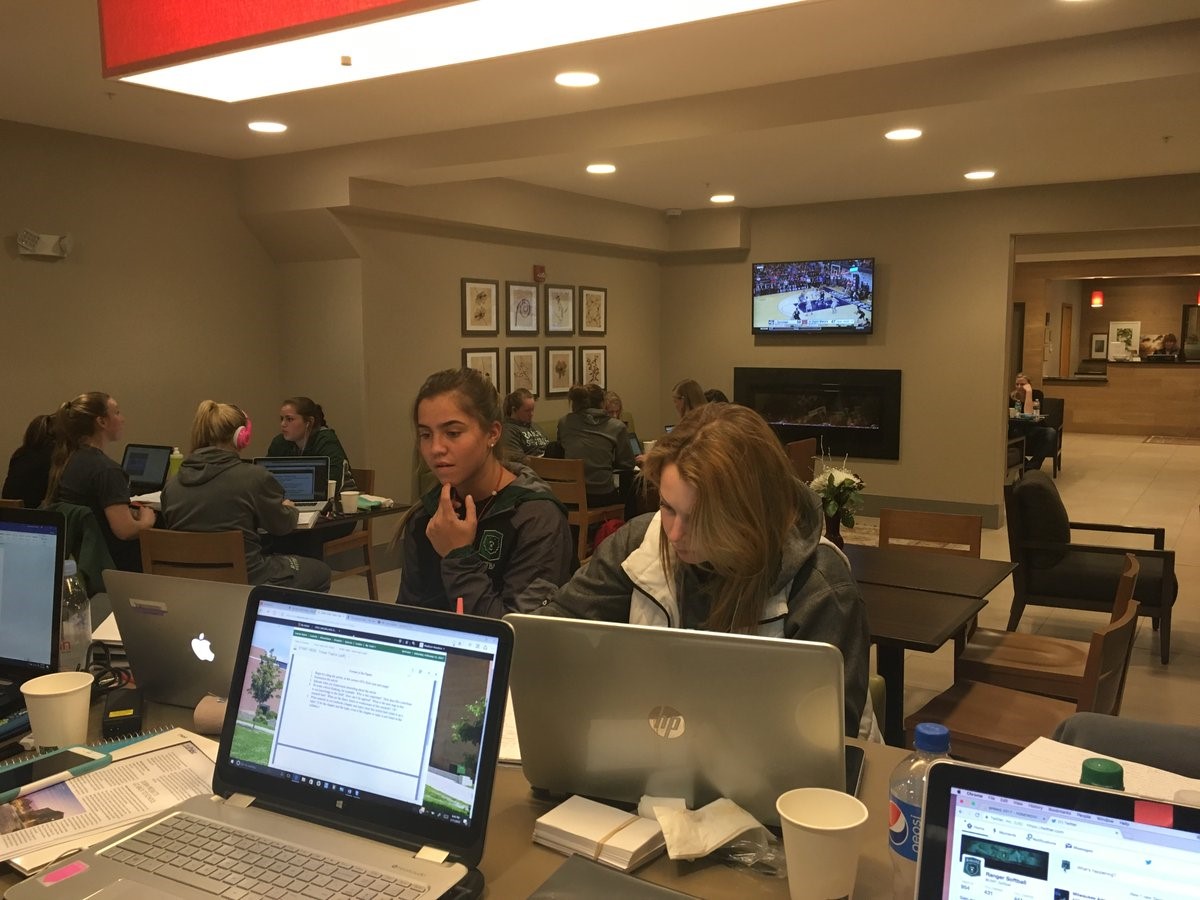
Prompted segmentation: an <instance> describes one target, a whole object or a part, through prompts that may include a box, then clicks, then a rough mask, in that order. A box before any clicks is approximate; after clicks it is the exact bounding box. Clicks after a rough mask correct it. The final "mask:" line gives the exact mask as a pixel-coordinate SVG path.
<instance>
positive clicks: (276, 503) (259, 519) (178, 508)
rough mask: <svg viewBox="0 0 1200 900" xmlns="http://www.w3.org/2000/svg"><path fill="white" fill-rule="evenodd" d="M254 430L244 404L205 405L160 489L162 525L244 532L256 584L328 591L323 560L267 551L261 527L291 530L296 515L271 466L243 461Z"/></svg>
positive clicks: (248, 568) (281, 531)
mask: <svg viewBox="0 0 1200 900" xmlns="http://www.w3.org/2000/svg"><path fill="white" fill-rule="evenodd" d="M250 432H251V423H250V417H249V416H247V415H246V414H245V413H244V412H242V410H240V409H239V408H238V407H236V406H232V405H230V404H228V403H217V402H216V401H214V400H205V401H204V402H202V403H201V404H200V406H199V407H198V408H197V409H196V417H195V419H193V420H192V449H191V453H189V454H188V457H187V458H186V459H185V460H184V461H183V465H181V466H180V467H179V474H178V475H176V476H175V477H174V478H172V479H171V480H170V481H168V482H167V484H166V486H165V487H164V488H163V491H162V519H163V524H164V526H165V527H166V528H170V529H172V530H174V531H233V530H235V529H236V530H238V531H241V532H242V540H243V542H244V544H245V547H246V572H247V574H248V575H249V578H250V583H251V584H280V585H286V586H287V587H296V588H303V589H305V590H310V591H327V590H329V582H330V579H331V573H330V570H329V566H327V565H325V563H323V562H321V561H320V560H317V559H309V558H308V557H305V556H292V555H290V554H283V553H280V554H273V555H267V554H264V553H263V549H262V540H261V538H260V537H259V529H262V530H263V531H265V532H266V533H267V534H272V535H283V534H287V533H288V532H290V531H291V530H292V529H293V528H295V527H296V521H297V518H298V514H297V512H296V508H295V507H294V506H293V505H292V502H291V501H290V500H287V499H286V498H285V497H284V494H283V488H282V487H281V486H280V484H279V482H278V481H276V480H275V477H274V476H273V475H272V474H271V473H270V472H268V471H267V470H266V469H264V468H263V467H262V466H250V465H243V464H242V460H241V458H240V457H239V456H238V452H239V451H241V450H244V449H245V448H246V447H247V446H248V445H249V444H250Z"/></svg>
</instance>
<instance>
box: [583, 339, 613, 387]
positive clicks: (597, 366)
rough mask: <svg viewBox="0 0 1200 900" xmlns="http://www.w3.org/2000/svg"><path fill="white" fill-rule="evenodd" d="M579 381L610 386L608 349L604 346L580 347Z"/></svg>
mask: <svg viewBox="0 0 1200 900" xmlns="http://www.w3.org/2000/svg"><path fill="white" fill-rule="evenodd" d="M579 383H580V384H598V385H600V387H608V351H607V350H606V349H605V348H604V347H580V348H579Z"/></svg>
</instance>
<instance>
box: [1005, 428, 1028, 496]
mask: <svg viewBox="0 0 1200 900" xmlns="http://www.w3.org/2000/svg"><path fill="white" fill-rule="evenodd" d="M1024 474H1025V435H1023V434H1016V435H1012V436H1010V437H1009V439H1008V447H1007V449H1006V450H1005V458H1004V483H1005V484H1011V483H1012V482H1014V481H1020V479H1021V476H1022V475H1024Z"/></svg>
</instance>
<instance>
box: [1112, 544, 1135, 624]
mask: <svg viewBox="0 0 1200 900" xmlns="http://www.w3.org/2000/svg"><path fill="white" fill-rule="evenodd" d="M1141 570H1142V565H1141V563H1139V562H1138V559H1137V557H1136V556H1134V555H1133V554H1132V553H1126V554H1125V568H1124V569H1122V570H1121V577H1120V579H1119V580H1118V581H1117V594H1116V596H1115V597H1114V598H1113V608H1112V615H1111V616H1109V617H1108V621H1109V622H1116V621H1117V620H1118V619H1120V618H1121V617H1122V616H1123V615H1125V609H1126V607H1128V606H1129V601H1130V600H1132V599H1133V591H1134V589H1135V588H1136V587H1137V580H1138V574H1139V573H1140V572H1141Z"/></svg>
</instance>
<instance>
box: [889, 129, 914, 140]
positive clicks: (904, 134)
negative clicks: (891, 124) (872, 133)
mask: <svg viewBox="0 0 1200 900" xmlns="http://www.w3.org/2000/svg"><path fill="white" fill-rule="evenodd" d="M920 136H921V129H920V128H893V129H892V130H891V131H889V132H887V133H886V134H885V135H884V137H885V138H887V139H888V140H889V141H913V140H916V139H917V138H919V137H920Z"/></svg>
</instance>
